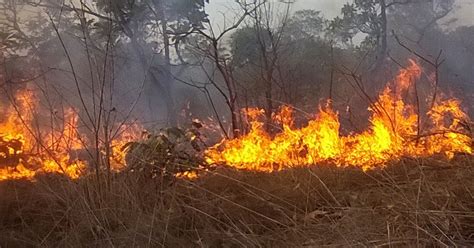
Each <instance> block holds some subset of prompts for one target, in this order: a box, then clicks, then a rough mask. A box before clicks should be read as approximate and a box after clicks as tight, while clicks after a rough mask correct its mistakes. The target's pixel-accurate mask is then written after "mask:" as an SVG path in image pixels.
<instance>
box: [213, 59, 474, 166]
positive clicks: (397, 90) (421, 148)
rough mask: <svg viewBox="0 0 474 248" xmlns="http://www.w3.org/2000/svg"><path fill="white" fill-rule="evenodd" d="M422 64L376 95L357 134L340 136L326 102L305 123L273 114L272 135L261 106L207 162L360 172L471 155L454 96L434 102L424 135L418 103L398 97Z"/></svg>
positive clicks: (288, 112)
mask: <svg viewBox="0 0 474 248" xmlns="http://www.w3.org/2000/svg"><path fill="white" fill-rule="evenodd" d="M420 75H421V68H420V67H419V66H418V65H417V64H416V63H415V62H414V61H411V60H410V66H409V68H407V69H403V70H401V71H400V73H399V75H398V76H397V78H396V80H395V81H394V82H393V83H392V84H389V85H388V86H387V87H386V88H385V89H384V90H383V91H382V93H381V94H380V95H379V98H378V100H377V102H376V103H375V104H373V105H372V106H371V107H370V108H369V111H370V112H371V113H372V117H371V119H370V128H369V129H368V130H367V131H365V132H362V133H360V134H351V135H348V136H341V135H340V133H339V129H340V123H339V120H338V115H337V113H336V112H335V111H334V110H332V109H331V107H330V104H327V106H324V107H320V109H319V114H317V116H316V117H315V118H314V119H313V120H311V121H309V123H308V125H307V126H306V127H303V128H300V129H297V128H294V127H293V119H292V113H291V108H289V107H283V108H282V109H281V110H280V112H279V113H277V114H274V115H273V117H274V120H275V121H276V122H277V123H280V124H282V126H283V129H282V132H280V133H278V134H276V135H274V136H271V135H270V134H268V133H267V132H266V131H265V130H264V124H263V122H262V121H260V119H261V118H262V117H263V115H264V111H263V110H261V109H250V110H248V112H247V116H248V117H249V119H250V125H251V129H250V132H249V133H248V134H246V135H245V136H243V137H241V138H238V139H232V140H223V141H222V142H221V143H219V144H217V145H216V146H214V147H212V148H210V149H208V150H207V151H206V156H207V162H208V163H211V164H226V165H229V166H232V167H235V168H238V169H245V170H257V171H274V170H281V169H284V168H288V167H295V166H305V165H313V164H316V163H321V162H332V163H335V164H336V165H339V166H357V167H361V168H362V169H364V170H367V169H373V168H377V167H381V166H384V164H385V163H386V162H387V161H389V160H397V159H400V158H401V157H427V156H432V155H435V154H442V155H445V156H446V157H447V158H452V157H453V156H454V154H455V153H468V154H472V152H473V151H472V147H471V137H469V136H468V135H466V134H463V128H462V125H461V124H460V121H461V120H467V118H468V117H467V115H466V114H465V113H464V112H463V111H462V110H461V108H460V102H459V101H458V100H456V99H449V100H438V101H437V102H436V103H435V104H434V106H433V108H432V109H431V110H430V111H428V113H426V120H427V121H426V123H427V124H425V125H423V131H424V132H423V133H421V132H420V131H419V127H421V126H419V122H420V121H419V120H420V118H422V117H424V116H421V115H419V113H417V109H418V108H417V107H416V106H412V105H410V104H407V103H406V102H405V101H404V100H403V99H402V95H405V94H407V93H409V90H410V88H412V87H413V85H414V83H415V82H416V80H418V79H419V78H420Z"/></svg>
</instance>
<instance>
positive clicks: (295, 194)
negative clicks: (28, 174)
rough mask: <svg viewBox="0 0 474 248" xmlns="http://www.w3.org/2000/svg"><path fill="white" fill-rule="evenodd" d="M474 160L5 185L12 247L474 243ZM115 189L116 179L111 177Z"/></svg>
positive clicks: (4, 230)
mask: <svg viewBox="0 0 474 248" xmlns="http://www.w3.org/2000/svg"><path fill="white" fill-rule="evenodd" d="M473 165H474V160H473V159H472V158H471V157H468V156H459V157H457V158H455V159H454V160H453V161H450V162H446V161H442V160H437V159H434V158H433V159H420V160H414V159H404V160H402V161H399V162H397V163H394V164H391V165H389V166H388V167H387V168H386V169H383V170H375V171H369V172H366V173H365V172H362V171H360V170H358V169H353V168H345V169H343V168H337V167H335V166H331V165H319V166H314V167H312V168H296V169H292V170H287V171H283V172H278V173H272V174H265V173H255V172H241V171H235V170H232V169H228V168H221V169H218V170H215V171H212V172H209V173H208V174H207V175H202V176H201V177H200V178H199V179H197V180H192V181H190V180H183V179H170V178H165V179H163V180H162V179H161V178H151V177H148V176H147V175H145V174H143V173H137V172H135V173H133V172H130V173H123V174H116V175H114V176H113V178H112V180H111V184H110V185H108V187H105V185H103V186H104V187H102V189H105V190H102V191H101V192H99V191H98V190H97V188H98V187H97V185H96V180H95V178H94V177H90V178H88V177H85V178H81V179H79V180H77V181H70V180H69V179H66V178H63V177H60V176H51V175H49V176H48V175H45V176H43V177H40V178H38V179H37V182H25V181H9V182H2V183H1V184H0V198H1V201H0V222H1V224H0V244H1V247H366V246H369V247H453V246H465V247H469V246H474V236H473V235H474V181H473V180H472V178H473V177H474V167H473ZM103 182H106V180H105V178H104V180H103Z"/></svg>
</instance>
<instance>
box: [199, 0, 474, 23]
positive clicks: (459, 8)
mask: <svg viewBox="0 0 474 248" xmlns="http://www.w3.org/2000/svg"><path fill="white" fill-rule="evenodd" d="M270 1H272V2H278V1H279V0H270ZM438 1H444V0H438ZM346 2H348V0H297V1H296V4H295V5H294V7H293V10H298V9H315V10H319V11H321V12H322V14H323V15H324V17H326V18H328V19H332V18H334V17H335V16H337V15H339V14H340V11H341V7H342V6H343V5H344V3H346ZM232 9H236V5H235V0H211V1H210V4H209V5H208V6H207V11H208V13H209V15H210V18H211V22H212V23H213V26H214V27H222V26H223V25H224V20H226V19H227V24H230V23H231V22H232V20H233V18H234V17H235V13H234V12H235V11H232ZM237 9H238V8H237ZM224 16H225V17H224ZM454 16H455V17H456V18H458V19H459V21H458V25H474V0H456V5H455V7H454V11H453V12H452V14H451V15H450V16H448V17H446V19H451V18H452V17H454Z"/></svg>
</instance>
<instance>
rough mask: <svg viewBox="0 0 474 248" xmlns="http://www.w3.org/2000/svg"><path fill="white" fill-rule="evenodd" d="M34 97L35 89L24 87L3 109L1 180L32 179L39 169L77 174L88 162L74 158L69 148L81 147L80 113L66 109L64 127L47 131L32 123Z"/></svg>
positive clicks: (0, 157) (72, 176)
mask: <svg viewBox="0 0 474 248" xmlns="http://www.w3.org/2000/svg"><path fill="white" fill-rule="evenodd" d="M35 99H36V97H35V95H34V93H33V91H31V90H29V89H24V90H21V91H19V92H18V93H17V94H16V95H15V101H14V102H13V104H11V105H10V106H9V107H7V108H5V110H4V111H5V112H4V116H7V118H6V119H5V120H3V122H0V150H1V151H0V180H8V179H21V178H26V179H33V178H34V177H35V176H36V175H37V174H38V173H53V172H54V173H60V174H64V175H66V176H68V177H70V178H78V177H79V176H80V175H81V173H82V172H83V171H84V169H85V164H84V162H82V161H79V160H72V159H71V158H70V156H69V152H68V151H70V150H71V149H78V148H80V147H82V140H81V137H80V136H79V134H78V132H77V130H78V129H77V128H78V127H77V123H78V116H77V114H76V113H75V112H74V111H73V110H72V109H67V110H66V111H65V115H64V117H65V118H64V125H63V126H64V127H63V128H62V129H60V130H58V129H54V130H51V131H50V133H48V134H46V135H45V134H44V133H41V132H39V131H37V130H36V129H35V128H34V127H33V123H34V120H33V113H34V111H35V110H36V107H37V102H36V100H35Z"/></svg>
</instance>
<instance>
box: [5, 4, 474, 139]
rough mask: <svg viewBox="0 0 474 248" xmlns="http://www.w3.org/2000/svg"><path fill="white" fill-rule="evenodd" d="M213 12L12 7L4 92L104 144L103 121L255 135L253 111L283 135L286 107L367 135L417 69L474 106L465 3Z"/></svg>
mask: <svg viewBox="0 0 474 248" xmlns="http://www.w3.org/2000/svg"><path fill="white" fill-rule="evenodd" d="M207 4H208V1H205V0H194V1H189V0H146V1H128V0H118V1H108V0H107V1H105V0H94V1H87V2H85V1H79V2H70V3H61V2H60V1H54V0H47V1H40V2H37V1H21V2H19V1H15V0H5V1H3V2H2V3H1V7H0V11H1V12H2V16H3V18H1V19H0V23H1V26H0V39H1V49H2V53H1V55H0V56H1V60H2V62H1V64H2V66H1V73H0V80H1V81H0V84H1V86H2V89H3V90H4V92H5V93H6V94H7V95H8V94H10V95H13V94H14V92H15V91H17V90H18V89H21V88H25V87H31V86H27V85H31V84H33V85H34V88H35V90H37V92H38V94H39V95H41V96H40V98H41V102H42V106H41V107H42V108H44V109H46V110H48V111H50V112H52V113H55V112H58V109H63V108H64V106H65V105H72V106H75V107H76V108H77V109H79V112H80V115H81V117H82V119H84V120H83V121H82V124H83V126H86V127H87V126H91V127H93V128H92V129H93V130H95V133H100V132H101V131H100V130H101V129H102V125H104V123H105V122H119V123H121V122H125V121H126V120H130V119H134V118H138V119H140V121H141V122H142V123H144V124H145V125H148V126H153V125H158V126H165V125H168V126H175V125H180V124H183V123H185V122H189V121H190V119H192V118H201V119H203V118H207V117H211V118H212V119H213V121H215V122H216V123H219V127H220V129H221V131H222V133H223V134H224V135H225V136H227V137H235V136H238V135H240V134H241V133H242V132H244V130H245V128H246V127H245V125H244V123H245V116H244V115H243V114H242V112H241V109H245V108H248V107H255V106H257V107H261V108H263V109H264V110H265V113H266V126H267V129H269V130H271V129H272V126H273V123H272V120H271V119H272V113H273V112H275V111H276V110H277V109H278V108H279V107H280V106H281V105H283V104H291V105H293V106H294V107H295V108H296V109H298V110H301V111H302V112H306V113H314V112H315V110H316V107H317V106H318V104H319V103H321V101H323V100H324V99H330V100H331V101H332V105H333V107H334V108H336V109H337V110H339V112H340V114H341V118H342V121H343V123H346V124H348V125H347V128H348V129H357V128H359V127H360V126H361V125H364V119H365V120H366V118H360V116H361V113H364V110H365V109H366V108H367V106H368V104H369V102H368V101H367V100H368V98H370V97H372V96H373V95H375V94H376V93H377V91H378V90H380V89H381V87H382V86H383V85H384V84H385V83H386V82H387V81H388V80H390V79H391V78H393V76H394V74H395V72H396V71H398V70H399V69H400V67H403V66H405V65H406V63H407V59H408V58H413V59H417V60H418V61H419V62H420V63H421V64H422V65H423V66H424V68H425V74H424V79H423V81H425V82H428V83H425V84H424V85H421V86H420V87H421V88H420V89H421V91H425V92H426V95H430V94H431V95H433V94H435V93H434V92H437V90H438V88H449V89H450V91H448V92H451V93H453V94H456V95H458V96H459V97H460V98H461V99H463V100H465V101H468V102H469V101H472V99H471V97H472V92H473V87H472V78H474V75H473V74H474V70H473V68H472V65H473V64H474V56H472V55H473V53H474V27H472V26H471V27H469V26H460V24H462V21H459V20H456V19H455V15H454V14H453V13H455V7H456V4H457V3H456V1H455V0H448V1H435V0H431V1H426V0H407V1H396V0H354V1H351V2H349V3H347V4H345V5H344V6H343V7H342V9H341V14H340V16H338V17H336V18H333V19H328V18H326V17H325V15H324V12H320V11H318V10H313V9H305V10H298V11H294V9H293V3H292V2H273V1H266V0H256V1H237V2H235V3H234V6H235V8H234V11H233V13H226V16H225V23H216V20H211V19H210V17H209V16H208V14H207V10H208V9H207V7H208V5H207ZM10 98H11V97H10ZM10 98H9V97H3V98H2V99H1V100H2V101H3V102H2V105H3V104H9V103H8V99H10ZM467 105H469V104H467ZM362 115H363V114H362ZM84 129H86V128H84Z"/></svg>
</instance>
